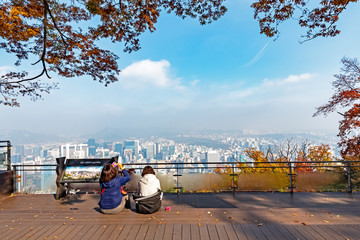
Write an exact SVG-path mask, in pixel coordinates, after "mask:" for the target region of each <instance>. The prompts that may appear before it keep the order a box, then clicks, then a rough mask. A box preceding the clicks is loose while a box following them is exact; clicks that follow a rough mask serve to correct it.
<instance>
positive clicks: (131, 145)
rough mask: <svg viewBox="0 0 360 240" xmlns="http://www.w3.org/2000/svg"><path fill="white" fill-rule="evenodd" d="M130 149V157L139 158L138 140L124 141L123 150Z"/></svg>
mask: <svg viewBox="0 0 360 240" xmlns="http://www.w3.org/2000/svg"><path fill="white" fill-rule="evenodd" d="M126 149H132V150H133V151H132V155H133V156H135V157H136V159H138V158H139V140H126V141H124V150H126Z"/></svg>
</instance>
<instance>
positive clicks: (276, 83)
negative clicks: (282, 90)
mask: <svg viewBox="0 0 360 240" xmlns="http://www.w3.org/2000/svg"><path fill="white" fill-rule="evenodd" d="M315 76H316V74H310V73H303V74H300V75H289V76H288V77H287V78H285V79H280V80H269V79H265V80H264V82H263V86H266V87H272V86H273V87H280V86H284V85H290V84H297V83H301V82H304V81H307V80H309V79H312V78H314V77H315Z"/></svg>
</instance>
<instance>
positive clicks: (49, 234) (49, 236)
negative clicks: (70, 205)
mask: <svg viewBox="0 0 360 240" xmlns="http://www.w3.org/2000/svg"><path fill="white" fill-rule="evenodd" d="M66 228H67V227H66V226H65V225H58V228H56V229H55V231H53V232H47V233H46V234H44V236H43V237H44V239H45V238H47V239H55V237H56V238H57V236H58V234H60V233H61V232H63V231H65V230H66Z"/></svg>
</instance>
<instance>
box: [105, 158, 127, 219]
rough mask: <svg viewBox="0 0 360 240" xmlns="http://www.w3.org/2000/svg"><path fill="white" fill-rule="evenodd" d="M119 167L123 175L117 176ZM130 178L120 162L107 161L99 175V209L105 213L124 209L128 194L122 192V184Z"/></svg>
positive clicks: (113, 212)
mask: <svg viewBox="0 0 360 240" xmlns="http://www.w3.org/2000/svg"><path fill="white" fill-rule="evenodd" d="M118 168H120V169H121V170H122V172H123V174H124V176H118V172H119V170H118ZM129 180H130V176H129V174H128V172H127V171H126V170H125V169H124V168H123V166H122V165H121V164H120V163H115V162H114V163H112V164H111V163H107V164H105V165H104V167H103V170H102V172H101V176H100V189H101V199H100V202H99V205H100V211H101V212H102V213H106V214H115V213H119V212H121V211H122V210H123V209H124V206H125V203H126V201H127V200H128V195H125V194H124V193H122V186H123V185H124V184H125V183H127V182H128V181H129Z"/></svg>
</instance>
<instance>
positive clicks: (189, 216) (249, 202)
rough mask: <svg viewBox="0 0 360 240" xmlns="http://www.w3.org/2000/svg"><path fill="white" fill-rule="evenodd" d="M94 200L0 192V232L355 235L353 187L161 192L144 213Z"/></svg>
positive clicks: (359, 205) (358, 218) (358, 203)
mask: <svg viewBox="0 0 360 240" xmlns="http://www.w3.org/2000/svg"><path fill="white" fill-rule="evenodd" d="M98 201H99V195H96V194H82V195H70V196H68V197H67V198H66V199H63V200H59V201H57V200H55V198H54V196H53V195H17V196H13V197H6V198H3V199H1V200H0V239H54V238H57V239H360V228H359V226H358V224H360V195H359V194H358V193H353V194H346V193H294V194H293V195H291V194H289V193H244V192H241V193H237V194H236V197H235V198H234V197H233V195H232V194H228V193H196V194H181V195H179V196H177V195H176V194H164V199H163V207H162V209H161V210H160V211H159V212H157V213H154V214H150V215H142V214H138V213H136V212H135V211H134V210H133V209H125V210H124V211H123V212H121V213H119V214H117V215H104V214H101V213H99V208H98V204H97V203H98ZM167 206H171V208H172V209H171V211H170V212H166V211H165V210H164V209H165V207H167ZM132 208H133V207H132Z"/></svg>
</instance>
